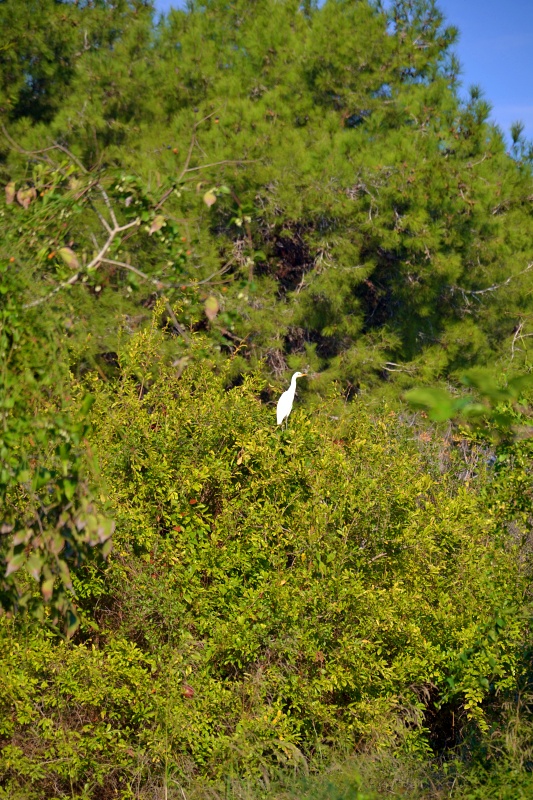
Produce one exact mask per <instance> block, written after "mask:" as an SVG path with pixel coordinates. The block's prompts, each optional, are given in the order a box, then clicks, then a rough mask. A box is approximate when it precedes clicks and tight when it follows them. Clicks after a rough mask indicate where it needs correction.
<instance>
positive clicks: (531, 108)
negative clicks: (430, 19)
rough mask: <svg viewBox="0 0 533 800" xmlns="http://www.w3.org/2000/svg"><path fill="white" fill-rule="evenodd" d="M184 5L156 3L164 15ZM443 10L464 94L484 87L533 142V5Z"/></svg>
mask: <svg viewBox="0 0 533 800" xmlns="http://www.w3.org/2000/svg"><path fill="white" fill-rule="evenodd" d="M183 5H184V3H183V2H182V1H181V0H155V6H156V8H157V10H158V11H168V9H169V8H170V7H171V6H174V7H175V8H179V7H180V6H181V7H183ZM439 6H440V8H441V10H442V11H443V13H444V14H445V16H446V18H447V21H448V22H449V24H452V25H456V26H457V27H458V28H459V31H460V39H459V43H458V45H457V47H456V52H457V55H458V57H459V60H460V62H461V64H462V67H463V74H462V84H463V88H462V93H463V94H466V90H467V89H468V87H469V86H471V85H472V84H474V83H475V84H479V85H480V86H481V88H482V89H483V91H484V92H485V97H486V99H487V100H488V101H489V102H490V103H491V105H492V107H493V110H492V119H493V120H494V121H495V122H497V123H498V125H500V127H501V128H502V129H503V130H504V132H505V133H508V132H509V128H510V126H511V123H513V122H516V121H517V120H521V121H522V122H523V123H524V125H525V133H526V136H527V137H528V138H529V139H532V140H533V56H532V55H531V54H533V0H440V2H439Z"/></svg>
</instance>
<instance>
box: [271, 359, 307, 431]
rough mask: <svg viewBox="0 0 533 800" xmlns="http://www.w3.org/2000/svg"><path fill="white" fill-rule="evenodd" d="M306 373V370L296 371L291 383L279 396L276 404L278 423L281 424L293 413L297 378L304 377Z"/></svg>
mask: <svg viewBox="0 0 533 800" xmlns="http://www.w3.org/2000/svg"><path fill="white" fill-rule="evenodd" d="M304 375H305V372H295V373H294V375H293V376H292V378H291V385H290V386H289V388H288V389H287V391H286V392H283V394H282V395H281V397H280V398H279V400H278V405H277V406H276V419H277V422H278V425H281V423H282V422H283V420H284V419H287V418H288V416H289V414H290V413H291V410H292V404H293V402H294V395H295V394H296V379H297V378H303V377H304Z"/></svg>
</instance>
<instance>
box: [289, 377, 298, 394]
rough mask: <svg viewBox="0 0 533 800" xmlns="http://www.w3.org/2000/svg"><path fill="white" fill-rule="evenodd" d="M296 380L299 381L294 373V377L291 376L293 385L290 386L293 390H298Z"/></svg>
mask: <svg viewBox="0 0 533 800" xmlns="http://www.w3.org/2000/svg"><path fill="white" fill-rule="evenodd" d="M296 381H297V377H296V375H293V376H292V378H291V385H290V388H291V389H292V391H293V392H295V391H296Z"/></svg>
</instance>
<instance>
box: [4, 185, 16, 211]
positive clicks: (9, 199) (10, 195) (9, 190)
mask: <svg viewBox="0 0 533 800" xmlns="http://www.w3.org/2000/svg"><path fill="white" fill-rule="evenodd" d="M15 193H16V192H15V181H9V183H7V184H6V205H8V206H10V205H11V203H14V202H15Z"/></svg>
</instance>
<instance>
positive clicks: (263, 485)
mask: <svg viewBox="0 0 533 800" xmlns="http://www.w3.org/2000/svg"><path fill="white" fill-rule="evenodd" d="M163 335H164V334H163V333H162V332H161V331H160V330H159V329H158V320H157V318H155V319H154V323H153V325H152V327H151V328H150V329H149V330H147V331H145V332H144V333H142V334H139V335H138V336H137V337H135V338H134V339H133V341H132V343H131V346H129V347H128V348H127V349H126V350H125V351H124V352H123V354H122V356H121V379H120V381H119V382H116V383H109V382H106V383H104V382H102V381H99V380H97V379H94V381H93V385H92V386H91V387H90V388H91V390H92V392H93V394H94V396H95V398H96V401H95V404H94V406H93V409H92V424H93V432H92V434H91V436H92V441H91V447H92V448H93V450H94V452H95V455H96V456H97V459H98V461H99V467H100V470H101V485H100V487H99V492H100V499H101V501H102V502H103V503H105V504H106V505H107V508H108V509H112V510H113V513H114V517H115V521H116V533H115V535H114V550H113V552H112V554H111V556H110V560H109V563H108V564H107V565H106V566H105V567H104V566H101V565H98V563H97V562H94V563H89V564H87V565H86V566H85V567H82V568H81V569H80V570H79V571H78V572H77V573H76V578H75V584H74V585H75V588H76V591H77V595H78V604H79V607H80V613H81V617H82V625H81V628H80V631H79V633H78V634H77V636H76V639H75V641H74V642H73V643H72V644H67V643H65V642H59V641H57V640H56V639H54V637H53V635H52V634H50V633H47V632H46V630H45V629H43V630H41V631H39V630H35V629H30V630H25V629H24V628H23V627H21V626H22V623H14V622H12V621H8V620H3V621H2V623H1V625H2V627H1V636H2V638H3V645H2V648H1V649H2V652H3V653H4V655H3V662H4V663H3V664H2V673H3V674H4V675H5V674H8V675H9V676H10V678H9V680H8V681H7V682H5V681H4V683H3V687H2V719H3V720H4V723H3V724H4V728H3V731H2V735H3V737H4V741H5V743H6V746H5V747H4V750H3V755H2V760H1V761H0V765H1V769H2V770H3V774H4V775H5V778H4V780H5V781H6V784H5V785H7V786H9V787H10V791H12V792H15V791H16V789H15V787H18V788H19V790H20V791H21V790H22V789H20V787H25V788H24V791H28V792H29V789H28V786H31V787H32V791H33V790H34V791H35V792H36V793H37V794H35V796H36V797H37V796H39V797H44V796H46V797H56V796H59V797H60V796H66V795H68V796H76V797H80V798H81V797H92V796H93V794H92V792H94V791H95V789H94V787H95V786H97V785H100V786H102V787H103V788H102V789H101V790H100V794H98V797H100V796H102V797H108V796H109V797H111V796H117V795H114V794H113V791H115V790H116V791H117V792H118V796H122V797H129V796H131V793H132V792H133V791H134V787H135V786H148V785H149V784H150V782H153V781H156V782H157V781H158V780H159V781H167V783H168V785H170V783H171V782H172V781H178V782H179V781H186V780H190V779H192V778H195V779H197V780H200V781H208V782H213V781H214V782H215V783H217V782H220V781H223V780H224V779H232V778H233V779H237V778H242V777H244V778H246V779H249V780H252V781H255V780H260V779H264V778H265V776H268V775H271V774H275V772H276V770H278V769H279V768H282V769H286V768H291V769H294V770H296V771H299V770H306V769H309V768H311V769H312V770H316V769H319V768H320V767H321V766H323V765H325V764H327V763H329V762H330V760H331V758H339V757H341V756H342V755H343V754H344V755H346V756H348V755H349V754H351V753H353V752H354V751H357V750H361V749H365V748H368V747H372V748H374V750H375V749H376V748H377V750H378V751H379V750H380V749H383V748H388V747H391V746H393V747H395V748H396V749H397V752H398V753H400V754H401V753H404V754H405V755H406V757H414V758H415V759H424V758H426V757H427V756H428V755H431V748H432V746H437V745H436V743H437V744H438V742H437V740H438V736H439V732H438V729H439V725H440V726H442V725H446V724H447V723H446V720H449V719H452V717H453V718H454V719H455V726H456V727H455V728H453V731H452V732H451V734H450V735H451V736H452V738H453V737H455V739H456V740H457V741H458V740H459V738H460V735H461V732H462V733H463V734H464V733H465V731H470V734H469V735H479V734H482V733H483V731H486V730H488V729H489V727H490V725H491V724H492V722H491V718H490V713H487V708H488V707H489V706H490V702H491V698H493V697H494V696H495V695H496V694H499V693H500V694H501V693H503V692H505V691H508V690H512V688H513V686H514V685H515V683H516V676H517V674H518V672H519V671H520V659H521V650H520V647H521V643H522V641H523V638H524V630H525V624H526V622H525V619H524V618H523V616H522V615H521V613H520V609H521V604H522V591H523V587H524V581H525V577H524V574H523V571H521V570H520V568H519V563H518V560H517V559H516V557H515V552H514V550H513V548H512V547H511V546H510V545H509V543H508V542H507V540H506V539H505V537H506V536H507V539H508V535H507V534H506V533H505V531H504V530H503V529H502V526H501V525H500V524H499V522H498V515H497V514H490V513H487V505H486V497H484V498H483V497H481V496H480V494H479V492H478V491H476V490H475V489H473V488H472V487H470V486H469V485H465V484H464V483H461V482H460V481H458V480H457V479H456V478H455V477H454V471H453V470H451V471H449V472H447V473H441V471H440V469H439V466H438V465H439V458H438V455H439V453H438V449H439V448H441V449H442V448H443V447H444V446H445V444H444V443H443V442H442V441H440V440H438V439H436V440H435V441H434V442H431V441H427V440H428V438H429V437H428V436H427V435H425V434H423V435H422V436H421V435H420V432H419V431H418V430H417V429H416V428H415V427H413V426H409V425H406V424H405V422H402V421H401V420H399V419H398V416H397V414H396V413H395V412H394V411H391V410H390V409H388V408H387V407H386V406H383V407H382V409H381V411H380V413H379V414H374V415H373V416H371V415H370V414H369V413H368V412H367V411H366V410H365V408H364V407H362V405H358V404H357V403H355V404H354V405H353V406H352V408H351V409H350V413H349V414H347V415H346V417H345V418H344V419H343V420H338V419H335V418H332V417H331V416H330V411H329V408H328V401H324V402H323V404H322V405H321V406H320V407H319V408H317V409H315V410H314V412H313V414H312V415H309V414H308V413H306V412H305V411H304V410H302V409H301V408H300V407H298V406H296V408H295V409H294V410H293V413H292V415H291V417H290V419H289V426H288V429H287V431H282V430H281V429H279V428H276V426H275V424H274V422H275V420H274V413H273V409H272V408H269V407H267V406H265V405H263V404H262V403H261V402H260V399H259V395H260V393H261V391H262V390H263V389H264V388H265V387H264V383H263V381H262V379H261V378H259V377H256V376H251V377H249V378H246V380H245V381H244V383H243V384H242V385H240V386H237V387H229V386H228V385H227V377H226V374H225V373H224V372H221V373H215V372H214V371H213V370H212V368H211V367H210V365H209V364H208V363H205V362H204V363H202V361H201V359H200V358H198V359H196V360H195V361H193V363H192V364H191V366H190V367H189V368H187V369H186V370H185V371H184V372H183V374H182V375H181V377H178V375H177V373H176V368H175V367H172V366H168V365H167V364H166V362H165V361H164V360H163V359H158V356H157V353H158V352H161V348H160V339H161V338H162V337H163ZM198 347H201V343H199V344H198ZM228 369H230V368H228ZM479 481H480V482H481V483H485V484H487V481H486V480H485V479H484V478H483V477H482V476H480V478H479ZM487 486H488V484H487ZM489 488H490V487H489ZM446 715H447V716H446ZM476 731H477V732H478V733H477V734H476ZM150 785H151V784H150ZM52 787H56V788H52ZM91 787H92V788H91ZM39 792H40V794H39ZM69 792H70V794H69ZM6 796H9V795H6ZM26 796H28V797H29V796H30V794H29V793H28V794H27V795H26Z"/></svg>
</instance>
